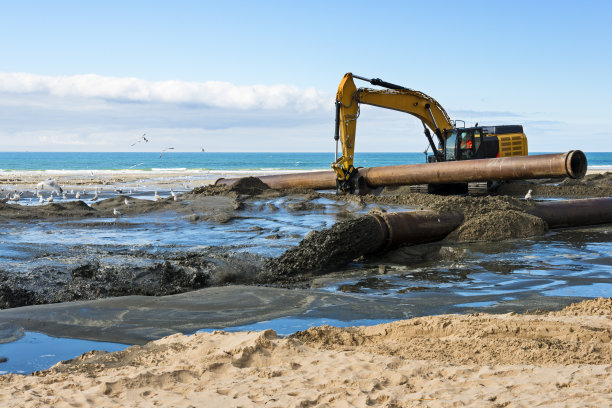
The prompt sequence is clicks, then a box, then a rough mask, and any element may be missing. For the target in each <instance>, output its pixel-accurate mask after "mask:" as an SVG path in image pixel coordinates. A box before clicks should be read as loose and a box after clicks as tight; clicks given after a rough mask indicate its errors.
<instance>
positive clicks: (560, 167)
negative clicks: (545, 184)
mask: <svg viewBox="0 0 612 408" xmlns="http://www.w3.org/2000/svg"><path fill="white" fill-rule="evenodd" d="M586 170H587V159H586V156H585V154H584V153H583V152H582V151H580V150H572V151H569V152H567V153H556V154H542V155H534V156H513V157H501V158H495V159H478V160H459V161H449V162H441V163H425V164H408V165H400V166H385V167H371V168H364V169H360V170H359V176H360V177H363V180H364V181H365V183H366V185H368V186H369V187H372V188H376V187H382V186H393V185H410V184H436V183H466V182H473V181H490V180H520V179H536V178H549V177H571V178H582V177H584V175H585V174H586Z"/></svg>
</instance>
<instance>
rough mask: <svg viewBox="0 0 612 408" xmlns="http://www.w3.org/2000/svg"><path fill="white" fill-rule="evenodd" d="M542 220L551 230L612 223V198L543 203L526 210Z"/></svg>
mask: <svg viewBox="0 0 612 408" xmlns="http://www.w3.org/2000/svg"><path fill="white" fill-rule="evenodd" d="M526 211H527V212H528V213H530V214H532V215H535V216H536V217H540V218H542V219H543V220H544V221H546V223H547V224H548V227H549V228H563V227H582V226H586V225H597V224H608V223H612V197H604V198H585V199H581V200H564V201H551V202H547V203H541V204H538V205H536V206H535V207H533V208H528V209H527V210H526Z"/></svg>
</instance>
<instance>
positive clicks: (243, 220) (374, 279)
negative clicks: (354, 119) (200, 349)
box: [0, 197, 612, 373]
mask: <svg viewBox="0 0 612 408" xmlns="http://www.w3.org/2000/svg"><path fill="white" fill-rule="evenodd" d="M303 204H304V200H302V199H297V198H294V197H281V198H277V199H272V200H266V201H262V200H249V201H248V202H247V203H246V205H245V207H244V209H242V210H240V211H238V212H237V213H236V215H235V217H234V218H232V219H229V220H226V221H227V222H222V223H218V222H215V221H212V220H206V219H198V220H195V221H194V219H193V218H190V217H189V216H186V215H185V214H177V213H175V212H158V213H147V214H138V215H133V216H129V217H126V216H122V217H119V218H89V219H78V220H38V221H25V222H7V223H4V224H3V226H2V228H0V269H3V270H4V271H8V272H10V273H12V274H23V275H24V276H25V275H29V276H31V275H32V274H34V275H35V274H37V273H40V274H41V279H45V280H46V279H49V278H50V276H51V275H52V274H51V273H50V272H49V271H54V272H53V273H59V274H61V273H63V272H62V271H64V270H69V269H70V268H72V267H74V265H77V264H79V263H81V262H83V261H84V260H87V259H89V258H92V257H95V258H98V259H101V260H103V261H104V262H105V263H109V264H112V263H117V264H121V263H124V264H125V263H131V264H134V265H136V264H139V263H142V264H147V263H149V264H154V263H159V262H163V260H164V259H165V258H166V257H168V256H170V255H172V254H175V253H177V252H183V253H198V252H201V251H214V252H218V253H223V252H228V251H229V252H233V253H245V252H246V253H252V254H258V255H261V256H264V257H274V256H278V255H280V254H281V253H282V252H283V251H284V250H286V249H287V248H289V247H291V246H294V245H297V244H298V243H299V242H300V241H301V239H302V238H303V237H304V236H305V235H306V234H307V233H308V232H309V231H312V230H318V229H324V228H328V227H330V226H331V225H333V224H334V223H335V222H337V221H339V220H342V219H343V218H345V217H347V216H350V214H352V213H365V212H367V211H368V210H369V209H371V208H372V206H367V205H366V206H362V205H359V204H354V203H347V202H339V201H333V200H328V199H323V198H319V199H316V200H312V201H309V202H308V205H303ZM385 209H387V210H391V211H396V210H404V211H405V210H409V209H406V208H401V207H391V206H387V207H385ZM347 238H349V237H347ZM66 273H69V272H66ZM45 284H47V285H52V284H53V283H52V282H41V285H45ZM312 288H313V290H316V291H323V292H327V293H338V294H348V295H351V296H354V297H356V298H368V299H389V298H396V299H400V300H403V301H404V302H405V303H406V304H410V302H411V301H415V300H416V299H419V301H421V302H422V301H427V302H430V304H431V306H432V307H431V309H430V313H434V314H439V313H467V312H473V311H478V310H480V311H492V312H504V311H507V310H508V309H506V308H504V305H507V304H512V303H513V302H517V301H520V300H521V299H525V298H527V297H529V296H532V295H537V296H544V297H550V298H560V299H561V298H567V299H568V300H566V301H559V305H561V306H562V305H564V304H567V303H569V302H570V301H571V300H575V299H576V298H581V297H599V296H603V297H611V296H612V227H611V226H610V225H607V226H596V227H588V228H573V229H561V230H555V231H551V232H549V233H547V234H546V235H543V236H537V237H532V238H529V239H523V240H509V241H502V242H493V243H490V242H480V243H450V242H442V243H433V244H426V245H420V246H415V247H406V248H400V249H397V250H394V251H391V252H389V253H386V254H382V255H376V256H370V257H368V258H367V259H365V260H362V261H360V262H357V263H353V264H350V265H347V266H346V267H344V268H342V269H341V270H337V271H334V272H333V273H330V274H327V275H323V276H319V277H316V278H315V279H314V280H313V282H312ZM442 299H444V301H442ZM526 308H529V307H526ZM423 313H424V312H422V311H418V312H417V311H415V312H414V314H413V315H415V316H416V315H419V314H423ZM405 317H410V315H407V316H405ZM388 320H389V319H385V316H384V315H380V316H378V317H377V318H374V319H364V318H363V316H358V315H355V316H353V317H352V318H351V316H346V315H344V316H343V317H342V319H339V318H338V317H337V316H322V315H321V314H320V313H316V311H310V312H309V313H307V314H304V315H301V316H286V317H284V318H280V319H277V320H273V321H262V322H258V323H253V324H250V325H246V326H240V327H239V329H251V330H253V329H266V328H274V329H275V330H277V331H278V332H279V334H289V333H292V332H295V331H297V330H302V329H305V328H307V327H311V326H314V325H319V324H334V325H338V326H346V325H362V324H376V323H380V322H385V321H388ZM0 323H1V322H0ZM202 329H208V330H210V329H215V327H202ZM75 342H77V343H78V341H77V340H72V339H56V338H50V337H48V336H43V335H41V334H38V333H26V336H24V337H22V338H21V340H18V342H13V343H7V344H0V357H2V356H3V357H7V358H8V359H9V360H8V361H7V362H5V363H0V373H3V372H26V373H27V372H31V371H33V370H39V369H43V368H47V367H49V366H50V365H52V364H53V363H55V362H57V361H59V360H61V359H66V358H72V357H75V356H76V355H78V354H81V353H83V352H84V351H87V350H89V349H91V348H95V349H106V350H109V351H113V350H117V349H120V348H122V347H124V346H123V345H117V344H112V343H106V344H104V343H99V342H87V343H82V346H80V345H79V346H78V345H77V343H75ZM58 347H59V349H60V350H62V351H61V352H55V351H52V350H55V349H56V348H58ZM66 349H69V350H72V352H70V351H69V352H68V353H66V352H65V350H66ZM49 350H51V351H49ZM51 355H53V356H55V357H53V356H51ZM45 356H46V357H45Z"/></svg>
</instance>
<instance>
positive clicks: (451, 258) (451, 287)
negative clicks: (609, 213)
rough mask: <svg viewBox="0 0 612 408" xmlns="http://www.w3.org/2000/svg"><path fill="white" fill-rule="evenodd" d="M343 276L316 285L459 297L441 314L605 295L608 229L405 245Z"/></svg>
mask: <svg viewBox="0 0 612 408" xmlns="http://www.w3.org/2000/svg"><path fill="white" fill-rule="evenodd" d="M351 273H352V274H353V276H352V277H350V278H348V279H347V278H342V276H341V275H340V274H336V278H335V280H334V279H333V278H331V277H328V278H326V279H325V280H323V281H322V283H321V285H322V287H324V288H325V289H326V290H328V291H333V292H344V293H355V294H359V295H362V296H368V297H384V298H404V299H406V300H409V299H410V298H415V297H419V298H421V297H423V296H430V297H432V298H434V299H435V298H436V297H445V296H459V298H458V302H457V303H456V304H454V305H453V306H452V307H451V308H450V309H449V312H456V311H467V310H471V309H480V308H493V309H494V308H495V307H496V306H500V305H504V304H512V303H513V302H514V301H516V300H517V299H519V298H521V297H524V296H526V295H529V294H534V295H536V294H537V295H544V296H561V297H563V296H568V297H599V296H603V297H610V296H612V230H611V229H610V227H590V228H576V229H566V230H556V231H553V232H549V233H548V234H546V235H542V236H536V237H531V238H528V239H522V240H507V241H500V242H493V243H491V242H478V243H469V244H468V243H454V244H450V243H442V244H429V245H421V246H419V247H406V248H401V249H398V250H395V251H392V252H390V253H387V254H385V255H383V256H380V257H378V258H376V259H369V260H367V261H366V262H364V263H363V264H362V265H359V268H347V270H346V271H345V273H344V276H346V275H347V274H351ZM315 283H316V282H315ZM461 297H465V299H466V301H465V302H461Z"/></svg>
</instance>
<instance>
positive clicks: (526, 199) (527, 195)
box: [525, 190, 533, 201]
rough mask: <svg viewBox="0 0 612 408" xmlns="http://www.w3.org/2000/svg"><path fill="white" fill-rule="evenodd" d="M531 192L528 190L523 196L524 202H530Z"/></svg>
mask: <svg viewBox="0 0 612 408" xmlns="http://www.w3.org/2000/svg"><path fill="white" fill-rule="evenodd" d="M532 191H533V190H529V191H528V192H527V194H525V201H531V192H532Z"/></svg>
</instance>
